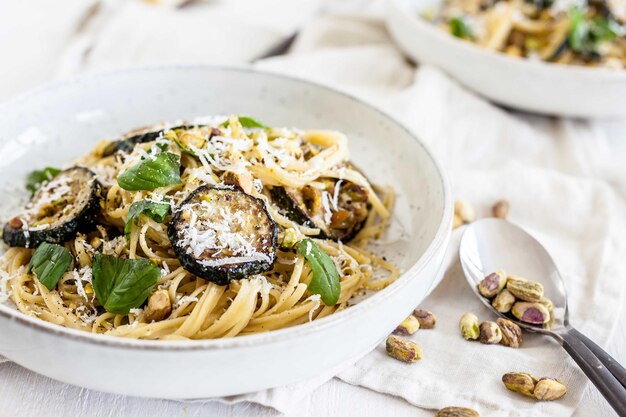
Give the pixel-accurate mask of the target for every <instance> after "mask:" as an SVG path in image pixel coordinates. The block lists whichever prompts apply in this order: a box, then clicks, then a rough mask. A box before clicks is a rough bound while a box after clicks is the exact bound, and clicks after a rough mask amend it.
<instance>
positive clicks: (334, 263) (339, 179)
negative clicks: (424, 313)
mask: <svg viewBox="0 0 626 417" xmlns="http://www.w3.org/2000/svg"><path fill="white" fill-rule="evenodd" d="M207 120H209V121H205V122H198V123H193V124H172V125H169V126H159V127H156V128H150V129H142V130H139V131H133V132H131V133H129V134H128V135H126V136H125V137H123V138H122V139H119V140H116V141H103V142H100V143H99V144H98V145H97V146H96V147H95V148H94V149H93V151H92V152H91V153H90V154H88V155H86V156H84V157H82V158H81V159H79V160H78V161H77V162H76V163H75V164H74V165H73V166H72V167H71V168H69V169H66V170H59V169H56V168H50V167H48V168H46V169H44V170H42V171H37V172H35V173H33V174H31V176H30V177H29V183H28V187H29V189H30V190H31V191H32V192H33V193H34V194H33V197H32V198H31V200H30V202H29V203H28V204H27V206H26V207H25V208H24V209H23V210H22V211H21V212H20V213H19V214H17V215H15V216H14V217H13V218H11V219H10V220H9V221H8V222H7V223H6V225H5V226H4V230H3V239H4V241H5V242H6V244H7V245H9V246H10V247H11V248H10V249H8V250H7V252H6V254H5V255H3V257H2V258H0V274H1V277H2V284H3V285H2V287H0V295H2V292H4V294H5V298H9V299H10V300H11V301H12V302H13V303H14V304H15V305H16V306H17V308H18V309H19V310H20V311H21V312H22V313H24V314H27V315H30V316H33V317H37V318H40V319H42V320H46V321H49V322H52V323H56V324H59V325H62V326H65V327H70V328H74V329H79V330H85V331H90V332H93V333H105V334H108V335H113V336H123V337H130V338H142V339H186V338H190V339H207V338H219V337H232V336H237V335H245V334H252V333H259V332H265V331H268V330H275V329H280V328H285V327H290V326H293V325H296V324H300V323H305V322H308V321H312V320H315V319H317V318H321V317H325V316H328V315H330V314H333V313H335V312H336V311H339V310H342V309H344V308H346V307H347V306H348V304H349V303H350V302H351V300H352V299H353V297H354V296H355V295H356V294H357V293H359V292H362V291H364V290H377V289H381V288H383V287H385V286H386V285H388V284H389V283H391V282H393V281H394V280H395V279H396V278H397V277H398V274H399V273H398V269H397V268H396V267H394V266H393V265H391V264H390V263H388V262H386V261H385V260H383V259H382V258H381V257H379V256H377V255H376V254H374V253H372V252H370V251H368V250H367V249H366V245H367V244H368V242H370V241H371V240H372V239H376V238H377V237H379V236H380V235H381V233H382V232H383V231H384V230H385V228H386V227H387V223H388V219H389V218H390V213H391V209H392V205H393V201H394V193H393V191H392V190H391V189H390V188H382V187H375V186H373V185H372V184H370V183H369V181H368V180H367V179H366V177H365V176H364V175H363V174H362V173H361V172H360V171H359V170H357V169H356V168H355V167H354V166H353V165H352V164H351V163H350V161H349V153H348V140H347V137H346V136H345V135H343V134H341V133H339V132H331V131H313V130H306V131H301V130H298V129H287V128H270V127H268V126H266V125H265V124H263V123H261V122H259V121H257V120H255V119H252V118H250V117H236V116H231V117H229V118H227V117H214V118H208V119H207ZM381 274H382V278H381ZM2 290H4V291H2Z"/></svg>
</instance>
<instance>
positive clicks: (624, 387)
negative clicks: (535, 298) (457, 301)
mask: <svg viewBox="0 0 626 417" xmlns="http://www.w3.org/2000/svg"><path fill="white" fill-rule="evenodd" d="M459 258H460V259H461V266H462V267H463V272H464V274H465V278H466V279H467V282H468V284H469V285H470V287H471V288H472V291H474V293H475V294H476V296H477V297H478V299H480V300H481V301H482V303H483V304H485V305H486V306H487V307H488V308H490V309H491V310H492V311H493V312H494V313H496V314H498V315H499V316H501V317H505V318H507V319H509V320H511V321H513V322H515V323H517V324H518V325H519V326H520V327H522V328H523V329H525V330H529V331H533V332H538V333H542V334H545V335H549V336H551V337H553V338H554V339H556V340H557V341H558V342H559V343H560V344H561V346H563V348H564V349H565V350H566V351H567V353H569V355H570V356H571V357H572V359H574V361H576V363H577V364H578V366H580V368H581V369H582V370H583V372H584V373H585V375H587V377H589V379H590V380H591V382H593V384H594V385H595V386H596V388H598V391H600V393H601V394H602V395H603V396H604V398H606V400H607V401H608V403H609V404H610V405H611V407H613V409H614V410H615V411H616V412H617V414H618V415H619V416H622V417H626V369H624V368H623V367H622V366H621V365H620V364H619V363H618V362H617V361H616V360H615V359H613V358H612V357H611V355H609V354H608V353H607V352H605V351H604V350H603V349H602V348H601V347H600V346H598V345H596V344H595V343H594V342H593V341H592V340H590V339H589V338H588V337H586V336H585V335H583V334H582V333H580V332H579V331H578V330H576V329H575V328H573V327H572V326H571V325H570V323H569V314H568V307H567V293H566V291H565V284H564V282H563V278H562V277H561V274H560V273H559V270H558V268H557V266H556V264H555V263H554V261H553V260H552V257H551V256H550V254H549V253H548V251H547V250H546V249H545V248H544V247H543V246H542V245H541V243H539V242H538V241H537V240H535V238H534V237H532V236H531V235H530V234H528V233H527V232H526V231H524V229H522V228H521V227H519V226H516V225H514V224H513V223H509V222H507V221H506V220H501V219H494V218H490V219H482V220H478V221H476V222H474V223H472V224H470V225H469V226H467V228H466V230H465V232H464V234H463V238H462V239H461V246H460V249H459ZM498 270H504V271H505V273H507V274H509V275H508V276H509V277H510V276H512V275H517V276H520V277H524V278H526V279H528V280H529V281H533V282H538V283H541V284H542V285H543V287H544V296H545V297H547V298H549V299H550V300H552V302H553V303H554V307H553V310H552V320H551V321H550V323H549V325H544V326H539V325H532V324H528V323H524V322H521V321H520V320H517V319H516V318H515V317H512V316H509V315H508V314H507V315H505V314H502V313H499V312H497V311H496V310H495V309H494V308H493V306H492V305H491V300H489V299H487V298H485V297H483V296H482V294H480V292H479V291H478V283H479V282H480V281H481V280H482V279H483V278H484V277H485V276H487V275H489V274H491V273H492V272H495V271H498Z"/></svg>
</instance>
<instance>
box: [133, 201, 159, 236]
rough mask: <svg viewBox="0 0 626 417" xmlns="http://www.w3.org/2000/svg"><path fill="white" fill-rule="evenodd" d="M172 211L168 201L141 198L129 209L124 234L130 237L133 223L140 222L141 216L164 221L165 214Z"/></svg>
mask: <svg viewBox="0 0 626 417" xmlns="http://www.w3.org/2000/svg"><path fill="white" fill-rule="evenodd" d="M169 212H170V205H169V204H167V203H157V202H154V201H148V200H141V201H136V202H134V203H133V204H132V205H131V206H130V208H129V209H128V215H127V216H126V224H125V225H124V234H125V235H126V237H129V235H130V233H131V231H132V230H133V225H135V226H136V225H138V224H139V216H141V215H144V216H148V217H150V218H151V219H152V220H154V221H156V222H159V223H163V221H164V220H165V216H167V214H168V213H169Z"/></svg>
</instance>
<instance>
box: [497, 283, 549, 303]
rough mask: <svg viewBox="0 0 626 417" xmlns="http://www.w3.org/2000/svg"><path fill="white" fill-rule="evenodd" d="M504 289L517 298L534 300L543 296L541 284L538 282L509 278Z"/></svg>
mask: <svg viewBox="0 0 626 417" xmlns="http://www.w3.org/2000/svg"><path fill="white" fill-rule="evenodd" d="M506 289H507V290H509V291H510V292H511V294H513V295H514V296H515V298H517V299H519V300H524V301H531V302H535V301H539V300H541V299H542V298H543V285H541V284H540V283H538V282H530V281H523V280H520V279H515V278H509V279H508V280H507V283H506Z"/></svg>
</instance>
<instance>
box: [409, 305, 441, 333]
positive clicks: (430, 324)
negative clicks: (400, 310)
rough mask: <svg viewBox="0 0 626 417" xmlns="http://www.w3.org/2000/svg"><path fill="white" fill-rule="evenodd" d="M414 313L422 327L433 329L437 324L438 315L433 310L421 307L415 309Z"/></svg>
mask: <svg viewBox="0 0 626 417" xmlns="http://www.w3.org/2000/svg"><path fill="white" fill-rule="evenodd" d="M413 315H414V316H415V318H416V319H417V320H418V321H419V323H420V329H432V328H434V327H435V325H436V324H437V316H435V315H434V314H433V312H432V311H429V310H424V309H421V308H418V309H415V310H414V311H413Z"/></svg>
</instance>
